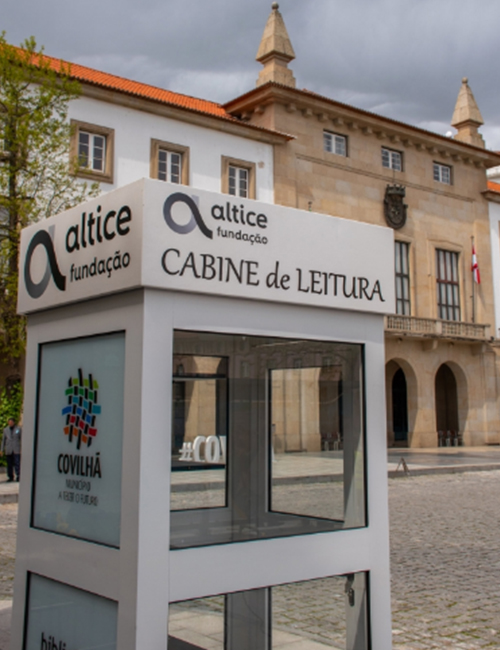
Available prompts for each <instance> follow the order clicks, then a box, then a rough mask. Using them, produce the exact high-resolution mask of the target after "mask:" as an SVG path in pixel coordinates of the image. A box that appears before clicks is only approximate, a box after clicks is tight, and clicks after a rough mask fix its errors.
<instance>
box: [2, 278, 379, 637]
mask: <svg viewBox="0 0 500 650" xmlns="http://www.w3.org/2000/svg"><path fill="white" fill-rule="evenodd" d="M179 329H180V330H191V331H206V332H214V333H224V334H242V335H254V336H276V337H284V338H295V339H306V340H307V339H311V340H314V339H316V340H321V341H332V342H341V343H342V342H344V343H357V344H362V345H363V349H364V381H365V392H364V402H365V416H364V419H365V422H366V446H365V466H366V481H365V483H366V494H367V497H366V498H367V503H366V512H367V526H366V527H365V528H359V529H352V530H342V531H334V532H327V533H318V534H310V535H300V536H296V537H285V538H278V539H265V540H258V541H250V542H237V543H232V544H222V545H217V546H208V547H199V548H191V549H183V550H174V551H170V550H169V546H170V544H169V541H170V540H169V528H170V507H169V504H170V471H171V469H170V468H171V458H170V456H171V445H170V435H171V399H172V395H171V390H172V351H173V348H172V346H173V331H174V330H179ZM116 331H125V399H124V431H123V465H122V467H123V470H122V471H123V473H122V495H121V542H120V548H119V549H114V548H109V547H106V546H103V545H100V544H96V543H92V542H87V541H82V540H79V539H74V538H68V537H65V536H62V535H58V534H55V533H50V532H46V531H43V530H37V529H35V528H31V527H30V525H29V522H30V520H31V501H32V480H33V476H30V475H29V471H26V470H30V469H31V468H32V467H33V465H34V457H33V454H34V433H33V432H34V430H35V419H36V412H35V405H36V390H37V376H38V367H37V364H38V357H39V355H38V349H39V346H40V345H41V344H44V343H48V342H53V341H59V340H67V339H72V338H79V337H86V336H95V335H98V334H105V333H110V332H116ZM383 368H384V327H383V317H382V316H381V315H378V314H366V313H360V312H352V311H339V310H332V309H322V308H316V307H304V306H293V305H287V304H277V303H270V302H264V301H253V300H244V299H235V298H225V297H217V296H204V295H197V294H194V293H193V294H188V293H180V292H173V291H164V290H157V289H141V290H135V291H129V292H126V293H123V294H116V295H113V296H111V297H108V298H100V299H95V300H90V301H86V302H81V303H78V304H75V305H69V306H65V307H61V308H56V309H52V310H48V311H45V312H41V313H37V314H33V315H30V316H29V319H28V349H27V367H26V385H25V404H26V406H25V411H24V440H23V457H22V472H23V481H22V483H21V489H20V497H19V529H18V547H17V559H16V576H15V595H16V598H15V601H14V609H13V619H12V640H11V644H12V645H11V648H12V649H20V648H22V647H23V645H22V644H23V640H22V639H23V634H24V625H25V621H24V617H25V609H26V589H27V577H28V573H29V572H33V573H36V574H39V575H42V576H46V577H48V578H51V579H53V580H59V581H60V582H63V583H65V584H69V585H71V586H74V587H76V588H79V589H83V590H86V591H89V592H92V593H95V594H98V595H100V596H103V597H105V598H109V599H111V600H114V601H117V602H118V632H117V648H119V649H120V650H137V649H142V648H151V649H155V650H156V649H161V650H164V649H166V648H167V636H168V633H167V621H168V605H169V602H174V601H180V600H187V599H190V598H201V597H204V596H209V595H213V594H223V593H229V592H234V591H241V590H246V589H254V588H260V587H267V586H271V585H278V584H283V583H290V582H296V581H303V580H311V579H315V578H320V577H326V576H334V575H340V574H346V573H356V572H361V571H364V572H368V573H369V590H370V592H371V593H372V594H376V597H373V596H372V597H371V598H369V621H370V623H369V625H370V638H371V648H372V650H388V649H389V648H391V626H390V584H389V580H390V572H389V540H388V507H387V458H386V440H385V417H386V415H385V393H384V382H383V381H382V372H383ZM47 535H50V536H51V537H50V538H48V537H47ZM221 566H224V571H220V567H221ZM23 595H24V598H23Z"/></svg>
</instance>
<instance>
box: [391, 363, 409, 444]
mask: <svg viewBox="0 0 500 650" xmlns="http://www.w3.org/2000/svg"><path fill="white" fill-rule="evenodd" d="M392 427H393V430H394V442H395V443H397V444H400V445H402V444H405V443H407V442H408V395H407V391H406V377H405V373H404V372H403V370H402V369H401V368H399V370H397V371H396V373H395V374H394V377H393V378H392Z"/></svg>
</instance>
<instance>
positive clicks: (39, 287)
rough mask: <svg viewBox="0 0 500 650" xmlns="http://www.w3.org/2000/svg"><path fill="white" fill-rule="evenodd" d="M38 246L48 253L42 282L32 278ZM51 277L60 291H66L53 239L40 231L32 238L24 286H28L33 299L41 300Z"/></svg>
mask: <svg viewBox="0 0 500 650" xmlns="http://www.w3.org/2000/svg"><path fill="white" fill-rule="evenodd" d="M52 232H53V231H52ZM38 246H43V247H44V248H45V252H46V253H47V267H46V269H45V273H44V274H43V277H42V279H41V280H40V282H33V278H32V277H31V259H32V257H33V253H34V252H35V250H36V248H37V247H38ZM51 275H52V277H53V279H54V283H55V285H56V287H57V288H58V289H59V291H66V276H65V275H62V273H61V271H60V270H59V265H58V264H57V258H56V252H55V250H54V242H53V241H52V237H51V236H50V234H49V233H48V232H47V231H46V230H39V231H38V232H36V233H35V234H34V235H33V237H32V238H31V241H30V243H29V245H28V250H27V251H26V259H25V261H24V284H25V285H26V291H27V292H28V293H29V295H30V296H31V297H32V298H40V296H41V295H42V294H43V293H44V292H45V289H46V288H47V286H48V284H49V281H50V276H51Z"/></svg>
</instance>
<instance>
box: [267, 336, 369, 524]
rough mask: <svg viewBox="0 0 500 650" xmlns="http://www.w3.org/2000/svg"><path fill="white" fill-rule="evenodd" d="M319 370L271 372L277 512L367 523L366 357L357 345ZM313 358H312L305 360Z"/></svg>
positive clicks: (322, 360) (320, 363) (321, 360)
mask: <svg viewBox="0 0 500 650" xmlns="http://www.w3.org/2000/svg"><path fill="white" fill-rule="evenodd" d="M335 348H336V349H335V350H331V354H330V355H329V356H326V357H321V356H320V354H319V353H317V354H316V357H317V358H316V359H315V361H316V363H317V365H314V366H310V367H304V366H303V365H302V364H301V363H300V362H301V359H296V360H295V367H289V368H285V369H279V370H270V385H271V408H270V416H271V433H272V463H271V476H272V484H271V485H272V487H271V504H270V506H271V510H273V511H275V512H283V513H291V514H296V515H302V516H305V517H319V518H324V519H332V520H338V521H345V520H346V519H349V521H350V524H351V525H353V526H355V525H357V526H360V525H363V523H364V516H363V512H364V508H363V494H362V491H360V490H359V489H356V487H355V486H356V485H362V484H363V458H362V453H361V452H362V447H361V444H362V439H361V438H362V426H361V409H360V356H359V350H358V349H357V348H355V347H353V346H340V345H337V346H335ZM305 357H306V359H307V357H309V359H307V360H309V361H311V360H312V358H311V355H310V354H308V355H305Z"/></svg>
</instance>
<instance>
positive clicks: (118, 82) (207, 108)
mask: <svg viewBox="0 0 500 650" xmlns="http://www.w3.org/2000/svg"><path fill="white" fill-rule="evenodd" d="M43 57H44V59H45V60H46V61H47V62H48V63H50V67H51V68H52V69H53V70H55V71H56V72H59V71H60V70H61V67H62V66H68V67H69V71H70V77H72V78H73V79H76V80H78V81H80V82H84V83H89V84H93V85H94V86H101V87H102V88H109V89H110V90H117V91H119V92H124V93H127V94H129V95H136V96H138V97H145V98H147V99H152V100H154V101H157V102H161V103H165V104H174V105H176V106H180V107H182V108H187V109H190V110H194V111H197V112H199V113H207V114H208V115H213V116H214V117H222V118H225V119H228V120H231V121H235V120H234V118H233V117H232V116H231V115H229V113H228V112H227V111H226V110H225V109H224V108H223V107H222V106H221V105H220V104H217V103H215V102H210V101H207V100H205V99H197V98H196V97H190V96H189V95H181V94H180V93H174V92H171V91H170V90H164V89H163V88H157V87H155V86H149V85H148V84H144V83H139V82H138V81H132V80H131V79H125V78H124V77H118V76H116V75H113V74H109V73H107V72H101V71H100V70H94V69H92V68H87V67H86V66H84V65H79V64H78V63H69V62H67V61H61V60H59V59H55V58H54V57H51V56H48V55H46V54H44V55H43Z"/></svg>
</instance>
